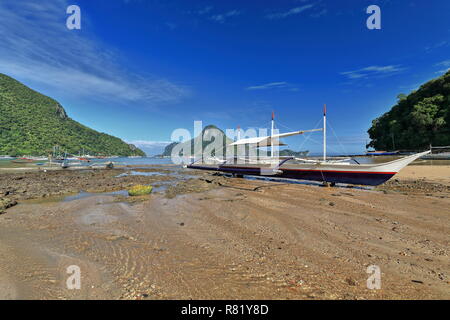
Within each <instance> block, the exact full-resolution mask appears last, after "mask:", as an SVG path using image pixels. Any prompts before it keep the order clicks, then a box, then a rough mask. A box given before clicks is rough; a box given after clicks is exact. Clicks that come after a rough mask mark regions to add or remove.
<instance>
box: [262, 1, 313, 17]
mask: <svg viewBox="0 0 450 320" xmlns="http://www.w3.org/2000/svg"><path fill="white" fill-rule="evenodd" d="M313 7H314V4H305V5H303V6H300V7H295V8H292V9H290V10H288V11H285V12H277V13H271V14H268V15H267V16H266V18H268V19H283V18H286V17H289V16H292V15H297V14H300V13H302V12H303V11H306V10H308V9H311V8H313Z"/></svg>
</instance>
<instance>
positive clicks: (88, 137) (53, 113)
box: [0, 74, 144, 156]
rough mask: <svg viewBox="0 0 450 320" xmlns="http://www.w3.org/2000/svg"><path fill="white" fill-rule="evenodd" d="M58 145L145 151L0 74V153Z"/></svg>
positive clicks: (44, 151)
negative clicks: (88, 124) (86, 123)
mask: <svg viewBox="0 0 450 320" xmlns="http://www.w3.org/2000/svg"><path fill="white" fill-rule="evenodd" d="M55 145H58V146H59V148H60V150H62V151H67V152H68V153H72V154H78V152H79V151H81V150H84V151H85V153H89V154H92V155H122V156H129V155H144V153H143V152H142V151H141V150H139V149H137V148H136V147H135V146H133V145H129V144H127V143H125V142H123V141H122V140H121V139H119V138H116V137H113V136H111V135H108V134H105V133H100V132H97V131H95V130H92V129H90V128H88V127H86V126H83V125H82V124H80V123H78V122H76V121H74V120H72V119H70V118H69V117H68V116H67V114H66V111H65V110H64V108H63V107H62V106H61V105H60V104H59V103H58V102H57V101H55V100H53V99H51V98H49V97H47V96H44V95H42V94H40V93H38V92H36V91H34V90H32V89H30V88H28V87H26V86H25V85H23V84H21V83H20V82H18V81H16V80H14V79H12V78H11V77H8V76H6V75H4V74H0V154H5V155H13V156H15V155H19V156H20V155H48V154H49V153H50V152H51V151H52V150H53V146H55Z"/></svg>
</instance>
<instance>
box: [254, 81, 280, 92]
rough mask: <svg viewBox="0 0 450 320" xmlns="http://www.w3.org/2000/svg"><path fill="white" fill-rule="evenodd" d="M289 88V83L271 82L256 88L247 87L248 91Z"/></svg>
mask: <svg viewBox="0 0 450 320" xmlns="http://www.w3.org/2000/svg"><path fill="white" fill-rule="evenodd" d="M287 87H289V83H287V82H284V81H283V82H270V83H265V84H261V85H256V86H250V87H247V88H246V90H268V89H280V88H287Z"/></svg>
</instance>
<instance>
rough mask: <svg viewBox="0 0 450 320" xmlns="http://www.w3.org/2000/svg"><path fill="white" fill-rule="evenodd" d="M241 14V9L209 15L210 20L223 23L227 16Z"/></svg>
mask: <svg viewBox="0 0 450 320" xmlns="http://www.w3.org/2000/svg"><path fill="white" fill-rule="evenodd" d="M240 14H241V11H238V10H231V11H228V12H225V13H221V14H215V15H212V16H211V17H210V19H211V20H213V21H215V22H219V23H224V22H225V21H226V20H227V19H228V18H231V17H235V16H238V15H240Z"/></svg>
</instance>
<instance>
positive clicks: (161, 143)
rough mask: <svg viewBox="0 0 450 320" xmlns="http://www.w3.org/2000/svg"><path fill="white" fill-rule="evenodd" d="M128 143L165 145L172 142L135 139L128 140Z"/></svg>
mask: <svg viewBox="0 0 450 320" xmlns="http://www.w3.org/2000/svg"><path fill="white" fill-rule="evenodd" d="M127 143H130V144H134V145H135V146H136V147H138V148H141V147H150V148H151V147H165V146H167V145H169V144H171V143H172V142H171V141H151V140H133V141H127Z"/></svg>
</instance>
